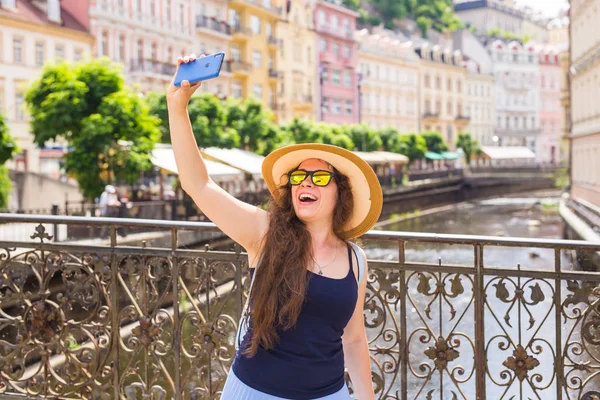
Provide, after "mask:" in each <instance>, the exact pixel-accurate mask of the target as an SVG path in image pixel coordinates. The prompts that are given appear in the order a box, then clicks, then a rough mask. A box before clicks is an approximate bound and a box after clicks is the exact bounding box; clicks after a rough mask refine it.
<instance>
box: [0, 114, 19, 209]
mask: <svg viewBox="0 0 600 400" xmlns="http://www.w3.org/2000/svg"><path fill="white" fill-rule="evenodd" d="M17 151H18V148H17V145H16V144H15V141H14V140H13V138H12V136H10V133H9V131H8V126H7V125H6V123H5V122H4V116H3V115H2V114H0V209H5V208H7V207H8V195H9V194H10V191H11V190H12V182H11V180H10V176H9V175H8V168H6V166H5V165H4V163H5V162H6V161H8V160H10V159H11V158H12V157H13V154H14V153H15V152H17Z"/></svg>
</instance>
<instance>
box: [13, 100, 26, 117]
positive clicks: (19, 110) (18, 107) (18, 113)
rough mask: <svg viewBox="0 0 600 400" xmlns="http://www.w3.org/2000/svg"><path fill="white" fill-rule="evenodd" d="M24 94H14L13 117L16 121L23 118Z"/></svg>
mask: <svg viewBox="0 0 600 400" xmlns="http://www.w3.org/2000/svg"><path fill="white" fill-rule="evenodd" d="M24 103H25V96H23V93H17V95H16V96H15V117H16V119H17V121H24V120H25V110H24V108H23V107H24Z"/></svg>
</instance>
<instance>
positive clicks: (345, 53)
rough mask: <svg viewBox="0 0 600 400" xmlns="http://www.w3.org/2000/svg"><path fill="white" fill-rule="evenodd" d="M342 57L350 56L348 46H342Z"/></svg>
mask: <svg viewBox="0 0 600 400" xmlns="http://www.w3.org/2000/svg"><path fill="white" fill-rule="evenodd" d="M343 54H344V58H350V46H344V53H343Z"/></svg>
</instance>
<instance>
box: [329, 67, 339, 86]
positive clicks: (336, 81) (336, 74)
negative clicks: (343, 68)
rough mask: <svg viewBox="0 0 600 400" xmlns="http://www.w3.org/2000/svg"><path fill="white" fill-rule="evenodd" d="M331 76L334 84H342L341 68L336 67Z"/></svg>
mask: <svg viewBox="0 0 600 400" xmlns="http://www.w3.org/2000/svg"><path fill="white" fill-rule="evenodd" d="M331 77H332V83H333V84H334V85H339V84H340V81H341V74H340V70H339V69H334V70H333V72H332V74H331Z"/></svg>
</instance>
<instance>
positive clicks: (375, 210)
mask: <svg viewBox="0 0 600 400" xmlns="http://www.w3.org/2000/svg"><path fill="white" fill-rule="evenodd" d="M311 158H318V159H321V160H323V161H327V162H328V163H329V164H331V165H333V166H334V167H335V168H336V169H337V170H338V171H339V172H341V173H342V174H343V175H345V176H346V177H348V179H349V180H350V186H351V187H352V195H353V197H354V210H353V212H352V215H351V217H350V220H349V221H348V222H347V223H346V225H345V226H344V228H343V232H342V236H344V239H353V238H357V237H360V236H362V235H363V234H365V233H366V232H368V231H369V230H370V229H371V228H372V227H373V225H375V223H376V222H377V220H378V219H379V216H380V215H381V208H382V206H383V193H382V191H381V185H380V184H379V180H378V179H377V175H376V174H375V171H373V168H371V166H370V165H369V164H367V162H366V161H364V160H363V159H362V158H360V157H359V156H357V155H356V154H354V153H352V152H351V151H348V150H346V149H342V148H341V147H337V146H332V145H328V144H320V143H306V144H294V145H290V146H285V147H282V148H280V149H277V150H275V151H273V152H271V153H270V154H269V155H268V156H267V157H265V159H264V161H263V164H262V174H263V178H264V180H265V183H266V185H267V188H268V189H269V192H271V195H272V196H273V198H274V199H275V201H277V202H279V196H280V191H279V189H278V187H279V186H283V185H287V183H288V177H287V173H288V172H289V171H290V170H291V169H292V168H296V167H297V166H298V165H300V164H301V163H302V162H303V161H304V160H308V159H311Z"/></svg>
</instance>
